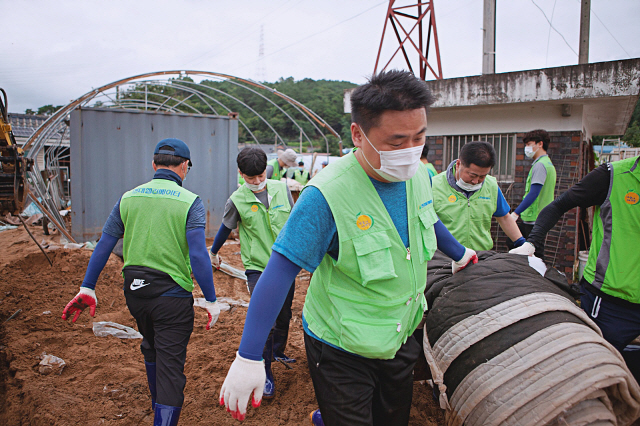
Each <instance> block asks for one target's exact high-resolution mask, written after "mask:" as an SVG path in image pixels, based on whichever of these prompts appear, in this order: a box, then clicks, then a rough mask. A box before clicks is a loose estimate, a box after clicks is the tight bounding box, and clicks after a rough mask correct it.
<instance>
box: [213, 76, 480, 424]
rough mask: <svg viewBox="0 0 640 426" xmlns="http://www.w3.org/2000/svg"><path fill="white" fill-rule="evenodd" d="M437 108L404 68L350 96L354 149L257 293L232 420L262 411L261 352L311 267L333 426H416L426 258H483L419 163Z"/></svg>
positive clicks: (223, 399) (320, 367) (308, 193)
mask: <svg viewBox="0 0 640 426" xmlns="http://www.w3.org/2000/svg"><path fill="white" fill-rule="evenodd" d="M432 102H433V98H432V96H431V93H430V92H429V90H428V89H427V86H426V84H425V83H424V82H423V81H420V80H419V79H417V78H416V77H415V76H414V75H413V74H411V73H409V72H405V71H389V72H382V73H380V74H377V75H374V76H373V77H372V78H371V80H370V82H369V83H367V84H365V85H363V86H360V87H358V88H357V89H356V90H355V91H354V92H353V94H352V96H351V105H352V108H351V109H352V124H351V134H352V139H353V142H354V145H355V146H356V147H357V149H356V150H355V151H354V152H352V153H350V154H348V155H346V156H344V157H341V158H340V159H339V160H337V161H335V162H333V163H331V165H329V166H328V167H327V168H325V169H323V170H322V171H321V172H320V173H318V175H316V176H315V177H314V178H313V179H312V180H311V181H310V182H309V184H308V185H307V186H306V188H305V190H304V191H303V192H302V194H301V196H300V198H299V200H298V202H297V203H296V205H295V207H294V208H293V210H292V212H291V216H290V217H289V220H288V221H287V223H286V224H285V226H284V228H283V229H282V231H281V232H280V235H279V236H278V238H277V239H276V241H275V243H274V245H273V252H272V254H271V257H270V259H269V262H268V264H267V267H266V268H265V270H264V272H263V274H262V275H261V277H260V279H259V280H258V283H257V284H256V288H255V290H254V293H253V297H252V300H251V303H250V304H249V309H248V312H247V318H246V321H245V327H244V332H243V335H242V341H241V343H240V347H239V349H238V352H237V355H236V360H235V361H234V362H233V364H232V365H231V368H230V369H229V372H228V374H227V377H226V379H225V381H224V384H223V385H222V389H221V392H220V403H221V404H224V405H226V407H227V410H228V411H230V412H231V414H232V416H233V417H234V418H236V419H238V420H242V419H244V417H245V413H246V406H247V403H248V401H249V398H250V397H251V396H252V395H253V399H252V405H253V406H254V407H257V406H259V405H260V401H261V399H262V390H263V386H264V366H263V363H262V361H261V358H262V347H263V346H264V342H265V340H266V339H267V336H268V334H269V328H270V327H271V324H273V322H274V320H275V318H276V316H277V315H278V311H279V309H280V306H282V303H283V301H284V300H285V298H286V295H287V293H288V291H289V286H288V283H290V282H291V280H292V279H293V278H294V277H295V276H296V275H297V274H298V272H299V271H300V269H301V268H304V269H306V270H308V271H310V272H313V278H312V280H311V283H310V285H309V289H308V291H307V295H306V300H305V304H304V308H303V314H302V324H303V327H304V331H305V335H304V340H305V349H306V352H307V361H308V364H309V369H310V373H311V378H312V380H313V386H314V389H315V394H316V398H317V400H318V404H319V406H320V409H321V411H322V417H323V418H324V421H325V422H326V424H328V425H350V426H351V425H387V426H394V425H406V424H407V423H408V421H409V411H410V408H411V398H412V393H413V373H412V371H413V368H414V365H415V363H416V361H417V359H418V356H419V355H420V353H421V347H420V345H419V344H418V342H417V341H416V339H415V338H414V337H413V332H414V331H415V329H416V327H417V326H418V324H419V323H420V321H421V320H422V317H423V314H424V310H425V309H426V302H425V299H424V295H423V292H424V289H425V286H426V273H427V261H428V260H429V259H431V257H432V256H433V253H434V252H435V251H436V249H438V248H439V249H440V250H442V251H443V252H444V253H445V254H447V255H448V256H450V257H451V258H452V259H455V261H454V262H453V265H452V268H453V270H454V272H457V271H458V270H460V269H462V268H464V267H466V266H467V265H468V264H469V263H471V262H474V263H475V261H477V256H476V254H475V252H474V251H473V250H470V249H467V248H465V247H464V246H462V245H461V244H460V243H458V242H457V241H456V240H455V239H454V238H453V237H452V236H451V234H450V233H449V231H447V229H446V228H445V226H444V225H443V224H442V222H440V221H439V220H438V217H437V216H436V214H435V211H434V209H433V202H432V196H431V187H430V186H429V185H424V182H425V181H426V180H428V179H429V177H428V173H427V171H426V169H425V168H423V167H420V166H419V165H420V154H421V153H422V147H423V146H424V143H425V134H426V130H427V108H428V107H429V105H430V104H431V103H432ZM300 241H305V244H303V245H301V244H300Z"/></svg>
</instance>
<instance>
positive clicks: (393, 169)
mask: <svg viewBox="0 0 640 426" xmlns="http://www.w3.org/2000/svg"><path fill="white" fill-rule="evenodd" d="M360 132H362V135H363V136H364V138H365V139H366V140H367V142H369V145H371V148H373V149H374V151H375V152H377V153H378V154H380V168H379V169H376V168H375V167H373V166H372V165H371V163H370V162H369V160H367V157H366V156H365V155H364V151H362V156H363V157H364V159H365V161H366V162H367V164H369V166H370V167H371V168H372V169H373V170H374V171H375V172H376V173H377V174H378V176H380V177H381V178H382V179H385V180H388V181H389V182H402V181H407V180H409V179H411V178H412V177H413V176H414V175H415V174H416V172H417V171H418V166H419V165H420V156H421V155H422V148H423V147H424V145H420V146H416V147H413V148H405V149H396V150H393V151H378V150H377V149H376V147H375V146H373V144H372V143H371V141H370V140H369V138H368V137H367V135H366V134H365V133H364V132H363V131H362V128H360Z"/></svg>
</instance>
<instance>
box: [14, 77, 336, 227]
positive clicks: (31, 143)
mask: <svg viewBox="0 0 640 426" xmlns="http://www.w3.org/2000/svg"><path fill="white" fill-rule="evenodd" d="M158 76H178V77H185V76H198V77H214V78H215V79H218V80H219V81H228V82H229V83H231V84H234V85H236V86H239V87H241V88H243V89H245V90H247V91H249V92H251V93H253V94H255V95H257V96H259V97H261V98H262V99H264V100H266V101H267V102H268V103H270V104H271V105H273V106H275V107H276V108H277V109H278V111H280V113H282V114H283V115H284V116H285V117H286V118H287V119H288V120H290V121H291V123H293V125H294V126H295V127H297V128H298V129H299V130H300V132H301V135H303V136H304V138H305V139H306V140H307V142H309V143H310V144H311V146H312V147H313V142H312V141H311V138H310V137H309V135H307V132H305V130H304V129H303V128H302V127H301V125H300V124H299V123H298V122H297V121H296V119H294V118H293V117H292V115H291V114H290V113H288V112H287V111H285V110H284V109H283V108H282V107H281V106H280V105H278V104H276V103H275V102H274V101H273V100H272V99H270V98H269V97H267V96H265V94H264V93H261V91H264V92H268V93H270V94H272V95H274V96H278V97H279V98H281V99H283V100H284V101H285V102H286V104H285V105H287V104H288V105H290V106H291V107H292V108H293V109H295V111H297V113H299V114H300V115H301V116H302V117H303V118H304V119H305V120H307V121H308V122H309V123H310V124H311V125H312V126H313V128H314V129H315V131H316V132H317V134H319V135H320V136H321V137H322V138H323V139H324V141H325V144H326V147H327V151H328V148H329V142H328V139H327V135H326V134H325V131H326V132H328V133H330V134H331V135H332V136H334V137H336V138H337V139H338V142H340V143H341V142H342V141H341V138H340V135H339V134H338V133H337V132H336V131H335V130H334V129H333V128H332V127H331V126H330V125H329V124H328V123H326V122H325V121H324V120H323V119H322V118H321V117H320V116H319V115H318V114H316V113H315V112H313V111H312V110H311V109H310V108H307V107H306V106H304V105H303V104H302V103H300V102H298V101H296V100H295V99H293V98H291V97H289V96H287V95H285V94H283V93H281V92H278V91H277V90H276V89H273V88H271V87H268V86H266V85H264V84H262V83H259V82H255V81H252V80H248V79H244V78H240V77H236V76H232V75H229V74H223V73H217V72H212V71H185V70H173V71H158V72H150V73H145V74H139V75H135V76H131V77H127V78H123V79H120V80H117V81H114V82H111V83H109V84H106V85H104V86H100V87H98V88H96V89H92V90H91V91H89V92H87V93H85V94H84V95H82V96H80V97H79V98H77V99H75V100H74V101H71V102H70V103H68V104H67V105H65V106H63V107H62V108H60V109H59V110H58V111H56V112H55V113H54V114H53V115H51V117H49V118H48V119H47V120H46V121H45V122H44V123H43V124H42V125H41V126H40V127H39V128H38V129H37V130H36V131H35V132H34V134H33V135H31V137H30V138H29V139H28V140H27V142H26V144H25V145H24V147H23V148H24V149H25V151H26V152H27V154H26V157H27V158H31V159H35V158H36V157H37V156H38V154H39V153H40V151H41V150H42V149H43V148H44V146H45V143H47V142H48V141H49V142H50V141H51V140H55V139H57V137H56V135H57V134H60V135H64V134H65V132H68V119H69V114H70V112H71V111H73V110H75V109H76V108H80V107H83V106H85V105H88V104H89V103H90V102H91V101H94V102H95V101H96V100H98V101H100V102H101V104H102V105H104V107H105V108H124V109H135V110H139V109H141V107H142V106H143V105H144V107H145V109H147V108H148V107H149V106H151V107H155V110H156V111H163V112H165V113H185V111H182V110H180V109H179V108H178V107H180V106H182V108H187V109H189V112H188V113H192V114H197V115H203V113H202V112H201V111H199V110H198V109H196V108H195V107H194V106H192V105H190V104H189V103H188V102H186V101H187V100H188V99H190V98H191V97H193V96H195V97H197V98H198V99H200V101H202V102H203V103H204V104H205V105H206V106H207V107H208V108H210V109H211V111H213V113H214V114H217V112H216V110H215V108H214V107H213V106H212V104H211V102H212V103H215V104H217V105H219V106H220V107H221V108H223V109H224V110H226V111H227V112H231V111H232V109H231V108H230V107H229V106H227V105H225V103H223V102H221V101H220V100H218V99H216V98H214V97H213V96H211V95H209V94H208V93H205V92H204V91H201V90H198V89H199V88H200V87H202V88H206V89H209V90H212V91H213V92H216V93H220V94H221V95H223V96H226V97H228V98H229V99H231V100H233V101H234V102H237V103H238V104H239V105H242V106H243V107H244V108H246V109H247V110H248V111H250V112H251V113H253V114H255V115H256V116H257V117H258V118H259V119H260V121H261V122H263V123H264V124H266V126H267V127H268V128H269V129H270V130H271V131H272V132H273V133H274V134H275V135H276V138H277V140H278V139H279V140H280V142H281V143H283V144H285V145H286V143H285V142H284V140H283V138H282V137H281V136H280V134H278V132H277V131H276V130H275V128H274V127H273V126H272V125H271V123H269V121H268V120H266V119H265V118H264V117H263V116H262V115H261V114H260V113H259V112H258V111H256V110H255V109H254V108H252V107H251V106H249V105H248V104H247V103H245V102H243V101H241V100H240V99H238V98H236V97H234V96H232V95H230V94H229V93H226V92H224V91H223V90H220V89H218V88H215V87H213V86H210V85H206V84H202V82H198V83H196V82H195V81H189V82H186V81H183V80H175V79H170V78H169V79H167V80H153V79H152V80H145V79H148V78H153V77H158ZM153 83H155V84H156V85H164V86H168V87H173V88H177V89H178V90H181V91H183V92H186V93H189V96H187V97H186V98H183V99H178V98H176V97H175V96H173V95H165V94H163V93H158V92H148V91H147V90H146V89H147V87H148V86H149V85H150V84H153ZM185 83H187V84H185ZM140 84H144V85H145V99H136V98H131V97H128V98H124V99H118V95H119V88H120V86H127V85H133V86H134V87H133V88H132V89H131V90H129V91H126V92H125V93H140V94H142V92H138V91H137V90H136V85H140ZM193 86H197V87H198V88H197V89H196V88H194V87H193ZM250 86H251V87H250ZM113 89H115V90H116V97H115V99H113V97H112V96H111V95H112V92H110V91H111V90H113ZM256 89H257V90H256ZM149 93H151V95H153V96H159V97H160V98H164V101H163V102H162V103H160V102H156V101H151V100H149V99H148V98H147V96H148V95H149ZM101 98H105V99H107V100H108V101H107V104H106V105H105V104H104V103H102V100H100V99H101ZM171 100H175V101H176V102H177V103H175V104H173V105H171V104H170V102H171ZM239 122H240V123H241V125H242V126H243V128H244V129H245V130H246V131H247V133H248V134H249V135H250V137H251V138H252V139H253V140H254V141H255V142H256V143H257V144H258V145H260V142H259V140H258V138H257V137H256V136H255V134H254V133H253V132H252V131H251V129H250V128H249V126H248V125H247V123H246V122H245V120H242V119H240V118H239ZM323 129H324V130H325V131H323ZM61 139H62V136H60V139H59V140H60V141H61ZM57 145H58V147H59V146H60V142H58V144H57ZM56 151H57V150H56ZM59 156H60V154H57V155H56V153H55V152H54V153H53V154H49V155H48V156H47V158H46V164H45V167H46V168H50V167H53V166H54V165H55V164H57V162H58V160H59V159H60V158H59ZM28 175H29V178H30V181H31V183H32V185H33V186H32V189H33V196H34V197H37V198H40V199H41V200H42V205H43V206H44V208H45V209H46V210H48V212H47V213H48V216H49V217H50V219H52V221H53V222H54V224H55V225H56V226H57V227H58V228H62V229H64V222H63V220H62V217H61V216H60V214H59V213H58V208H59V205H58V204H59V191H57V192H56V190H55V188H53V189H51V188H49V187H48V186H47V184H46V182H45V181H44V179H43V177H42V174H41V173H40V170H39V169H38V166H37V162H35V164H34V167H33V169H32V170H31V171H30V172H28Z"/></svg>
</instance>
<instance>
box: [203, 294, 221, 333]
mask: <svg viewBox="0 0 640 426" xmlns="http://www.w3.org/2000/svg"><path fill="white" fill-rule="evenodd" d="M204 307H205V309H206V310H207V315H209V321H208V322H207V326H206V327H205V328H206V329H207V330H209V329H210V328H211V326H212V325H213V324H215V323H216V321H218V317H219V316H220V306H219V305H218V301H215V302H206V303H205V304H204Z"/></svg>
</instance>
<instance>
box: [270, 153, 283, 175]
mask: <svg viewBox="0 0 640 426" xmlns="http://www.w3.org/2000/svg"><path fill="white" fill-rule="evenodd" d="M267 166H272V167H273V174H272V175H271V178H270V179H273V180H280V179H282V177H283V176H284V173H283V171H282V170H280V163H278V159H277V158H274V159H273V160H269V161H267Z"/></svg>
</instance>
